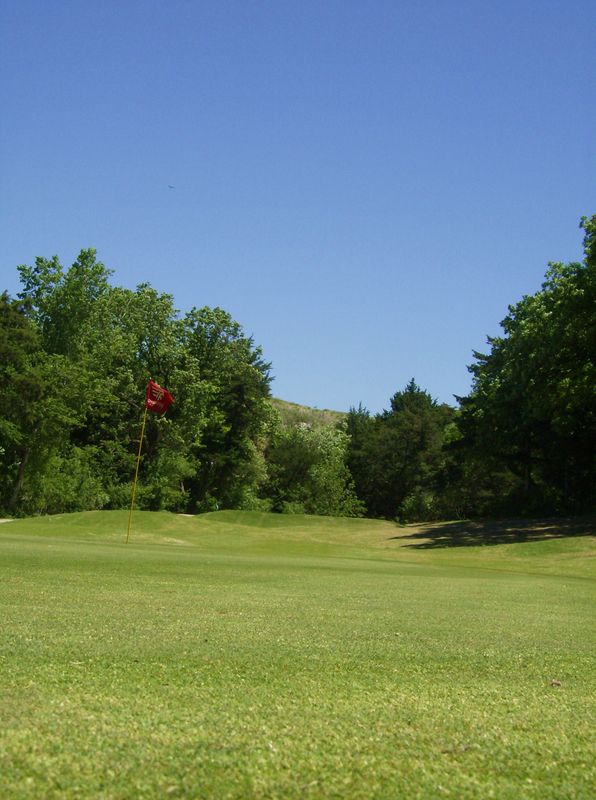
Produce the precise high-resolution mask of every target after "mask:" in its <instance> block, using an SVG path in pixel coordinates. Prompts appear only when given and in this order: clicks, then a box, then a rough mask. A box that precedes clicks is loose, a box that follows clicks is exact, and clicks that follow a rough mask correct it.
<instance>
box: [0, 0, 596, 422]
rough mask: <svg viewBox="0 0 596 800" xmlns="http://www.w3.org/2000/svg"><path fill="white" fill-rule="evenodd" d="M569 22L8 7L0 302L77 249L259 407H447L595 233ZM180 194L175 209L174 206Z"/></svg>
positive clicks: (586, 14) (581, 50)
mask: <svg viewBox="0 0 596 800" xmlns="http://www.w3.org/2000/svg"><path fill="white" fill-rule="evenodd" d="M595 23H596V5H595V4H594V3H593V2H592V1H590V2H587V1H586V2H583V0H564V1H561V2H553V1H552V0H540V1H539V2H538V1H533V0H527V1H526V0H516V1H515V2H512V1H511V0H500V2H496V1H495V2H492V1H489V0H486V1H485V0H470V1H468V0H392V2H385V0H376V1H375V0H367V2H363V1H362V0H361V2H352V0H339V1H337V2H336V1H335V0H316V1H311V0H299V2H298V1H297V0H293V2H286V0H276V1H275V2H274V1H273V0H269V1H268V2H265V1H260V0H243V1H242V2H231V1H228V0H213V1H211V0H209V1H208V2H207V1H206V2H202V1H201V0H192V1H191V0H168V2H167V3H166V2H163V0H159V2H156V1H155V0H142V1H141V0H117V2H115V1H114V0H102V2H101V3H97V2H95V0H93V1H92V0H54V2H47V0H43V2H37V1H34V0H0V108H1V109H2V113H1V119H0V175H1V180H0V278H1V281H0V290H2V289H7V290H8V291H9V292H10V293H11V294H16V292H17V291H18V289H19V284H18V274H17V272H16V267H17V265H18V264H31V263H33V261H34V259H35V257H36V256H44V257H49V256H52V255H54V254H56V255H58V256H59V258H60V260H61V262H62V263H63V264H64V265H69V264H70V263H72V261H74V259H75V258H76V255H77V253H78V252H79V251H80V250H81V249H82V248H87V247H94V248H96V249H97V252H98V258H99V259H100V260H101V261H103V262H104V263H105V264H106V266H108V267H110V268H111V269H113V270H114V275H113V278H112V280H113V282H114V283H115V284H118V285H122V286H126V287H130V288H134V287H135V286H136V285H137V284H138V283H141V282H146V281H148V282H150V283H151V284H152V285H153V286H155V287H156V288H157V289H158V290H160V291H164V292H168V293H170V294H172V295H173V296H174V300H175V304H176V307H177V308H178V309H180V310H181V311H182V312H183V311H186V310H188V309H190V308H191V307H193V306H196V307H202V306H205V305H207V306H221V307H223V308H224V309H226V310H227V311H228V312H229V313H230V314H231V315H232V316H233V317H234V319H236V320H237V321H238V322H240V323H241V325H242V326H243V328H244V330H245V332H246V333H247V334H249V335H251V336H253V337H254V341H255V343H257V344H259V345H260V346H261V347H262V348H263V351H264V355H265V357H266V358H267V360H269V361H271V362H272V374H273V376H274V381H273V384H272V392H273V394H274V395H275V396H277V397H281V398H283V399H285V400H289V401H292V402H296V403H302V404H306V405H310V406H315V407H318V408H331V409H336V410H347V409H348V408H349V407H350V406H357V405H358V404H359V403H362V404H363V405H364V406H365V407H367V408H368V409H369V410H371V411H373V412H377V411H380V410H381V409H382V408H387V407H388V405H389V399H390V397H391V396H392V395H393V394H394V393H395V392H396V391H399V390H401V389H403V388H404V386H405V385H406V383H407V382H408V381H409V380H410V378H412V377H414V378H415V380H416V382H417V383H418V384H419V385H420V386H421V387H422V388H424V389H426V390H427V391H429V392H430V394H431V395H432V396H433V397H434V398H436V399H437V400H438V401H440V402H448V403H455V401H454V395H465V394H466V393H467V392H468V391H469V389H470V375H469V372H468V370H467V365H469V364H470V363H472V361H473V351H474V350H479V351H486V349H487V347H486V337H487V335H496V334H498V333H499V330H500V328H499V322H500V321H501V320H502V319H503V318H504V316H505V315H506V313H507V306H508V304H510V303H515V302H516V301H517V300H519V299H520V298H521V297H522V296H523V295H524V294H528V293H534V292H535V291H538V290H539V289H540V286H541V283H542V280H543V277H544V272H545V270H546V267H547V262H548V261H577V260H581V257H582V234H581V231H580V230H579V229H578V223H579V220H580V217H581V216H582V215H591V214H593V213H595V212H596V203H595V189H596V181H595V177H596V176H595V170H594V143H595V141H596V136H595V122H596V118H595V117H596V114H595V111H594V108H595V107H596V104H595V103H594V94H593V87H594V84H595V77H596V48H594V47H593V42H594V30H595ZM170 187H174V188H170Z"/></svg>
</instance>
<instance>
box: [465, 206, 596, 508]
mask: <svg viewBox="0 0 596 800" xmlns="http://www.w3.org/2000/svg"><path fill="white" fill-rule="evenodd" d="M581 225H582V227H583V228H584V231H585V238H584V249H585V259H584V262H583V263H581V264H580V263H571V264H560V263H551V264H550V265H549V269H548V271H547V273H546V279H545V281H544V283H543V284H542V288H541V290H540V291H539V292H537V293H536V294H534V295H531V296H526V297H523V298H522V299H521V300H520V301H519V302H518V303H516V304H515V305H512V306H510V307H509V313H508V315H507V316H506V317H505V319H504V320H503V322H502V323H501V326H502V328H503V331H504V335H503V336H501V337H495V338H490V339H489V340H488V341H489V344H490V352H489V353H488V354H481V353H475V359H476V363H475V364H473V365H472V366H471V367H470V368H469V369H470V371H471V372H472V375H473V384H472V391H471V393H470V395H469V396H468V397H466V398H462V399H461V405H462V430H463V431H464V433H465V435H466V437H467V441H468V443H469V444H470V446H471V447H472V448H473V449H474V450H475V452H476V453H477V454H482V453H484V454H486V455H488V454H490V457H491V458H493V459H494V458H495V457H496V458H497V459H498V460H499V461H500V462H501V464H502V465H503V466H505V467H507V468H508V469H509V470H510V471H511V472H512V473H513V474H514V475H515V476H516V477H517V485H516V487H515V489H514V491H513V492H512V494H511V497H510V501H511V509H515V510H518V511H541V512H543V511H547V510H549V511H557V510H560V511H563V510H567V511H580V510H584V509H588V508H591V507H592V506H593V503H594V500H595V487H596V480H595V478H596V474H595V471H594V452H595V444H596V408H595V404H594V386H595V385H596V366H595V360H594V354H595V353H596V325H595V319H596V316H595V309H596V264H595V252H594V251H595V230H596V217H592V218H591V219H590V220H588V219H583V220H582V223H581Z"/></svg>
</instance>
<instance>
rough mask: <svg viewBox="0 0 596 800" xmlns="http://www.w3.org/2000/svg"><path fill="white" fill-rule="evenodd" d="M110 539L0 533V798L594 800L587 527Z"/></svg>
mask: <svg viewBox="0 0 596 800" xmlns="http://www.w3.org/2000/svg"><path fill="white" fill-rule="evenodd" d="M562 527H563V528H564V526H562ZM587 528H589V523H588V524H587V527H586V529H587ZM125 530H126V514H125V513H124V512H89V513H84V514H72V515H63V516H58V517H46V518H39V519H34V520H22V521H14V522H10V523H8V524H4V525H1V526H0V570H1V573H0V574H1V583H0V634H1V638H0V671H1V680H2V683H1V685H2V695H1V699H0V797H2V798H36V799H37V798H87V797H88V798H104V799H107V798H164V797H165V798H167V797H173V798H176V797H186V798H210V797H213V798H313V799H314V798H362V799H364V798H392V799H393V798H401V797H403V798H441V797H453V798H490V797H494V798H499V799H500V798H516V799H517V798H536V799H537V800H538V799H539V800H545V799H547V798H565V800H568V799H569V798H589V797H592V796H593V794H592V791H593V786H594V781H595V777H596V776H595V770H594V761H595V759H594V749H593V739H592V725H593V723H594V717H593V708H594V706H593V699H594V695H593V687H594V677H595V674H594V673H595V670H594V662H593V642H592V639H591V635H592V626H591V619H592V617H591V613H592V612H593V603H594V599H595V592H594V581H593V558H591V557H593V555H594V553H595V548H594V539H593V538H592V537H589V536H584V535H575V536H570V537H566V538H556V535H557V533H558V532H559V528H558V527H557V524H556V523H553V524H551V525H550V527H549V526H546V527H544V526H543V527H542V528H538V527H536V526H535V527H534V528H526V529H525V533H523V534H522V533H520V530H518V529H517V528H516V529H515V530H514V531H513V533H511V529H510V528H506V527H503V526H501V528H498V529H497V528H494V527H490V526H486V527H484V528H478V527H474V526H468V527H466V526H463V527H462V531H463V533H462V534H461V535H460V534H458V535H455V534H456V533H457V530H456V529H454V528H453V526H452V527H450V526H424V527H422V528H413V527H406V528H399V527H397V526H395V525H392V524H390V523H386V522H375V521H366V520H332V519H323V518H308V517H282V516H274V515H268V514H257V513H248V512H247V513H240V512H219V513H217V514H206V515H204V516H202V517H196V518H189V517H184V516H175V515H171V514H166V513H156V514H150V513H140V512H139V513H137V514H136V515H135V521H134V528H133V534H132V538H131V542H130V543H129V544H128V545H124V536H125ZM466 531H468V533H469V539H468V540H467V541H468V544H469V546H467V547H457V546H450V547H443V546H441V545H443V544H445V543H450V544H454V543H456V542H457V541H459V540H460V539H459V538H458V536H460V538H461V539H462V540H463V539H464V538H465V532H466ZM574 532H575V533H578V534H579V533H585V530H583V529H574ZM396 537H397V538H396ZM519 539H522V540H523V539H525V541H518V540H519ZM553 681H556V682H557V683H555V684H554V685H553ZM559 684H560V685H559Z"/></svg>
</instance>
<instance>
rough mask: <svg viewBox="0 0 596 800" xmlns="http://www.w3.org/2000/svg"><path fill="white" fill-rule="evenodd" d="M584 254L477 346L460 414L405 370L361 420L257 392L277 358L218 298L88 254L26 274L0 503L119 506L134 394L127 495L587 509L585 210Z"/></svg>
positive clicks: (265, 387)
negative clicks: (188, 306)
mask: <svg viewBox="0 0 596 800" xmlns="http://www.w3.org/2000/svg"><path fill="white" fill-rule="evenodd" d="M582 227H583V229H584V234H585V238H584V246H585V259H584V261H583V262H582V263H571V264H558V263H557V264H550V265H549V269H548V272H547V274H546V279H545V282H544V284H543V286H542V289H541V290H540V291H539V292H537V293H536V294H534V295H531V296H526V297H523V298H522V299H521V300H520V301H519V302H518V303H516V304H515V305H512V306H510V307H509V313H508V315H507V317H506V318H505V319H504V320H503V322H502V323H501V324H502V328H503V335H502V336H500V337H494V338H489V340H488V344H489V346H490V350H489V352H488V353H485V354H484V353H475V363H474V364H473V365H472V366H470V367H469V369H470V371H471V373H472V376H473V382H472V389H471V392H470V393H469V395H468V396H467V397H463V398H458V399H459V406H460V407H459V408H458V409H455V408H452V407H450V406H448V405H445V404H439V403H437V402H436V401H435V400H433V398H432V397H431V396H430V395H429V394H428V392H426V391H424V390H423V389H421V388H420V387H419V386H417V385H416V383H415V382H414V380H412V381H411V382H410V383H409V384H408V385H407V386H406V387H405V388H404V389H403V390H401V391H398V392H396V393H395V394H394V395H393V397H392V398H391V399H390V403H389V408H388V409H387V410H385V411H383V412H382V413H380V414H376V415H371V414H370V413H369V412H368V411H367V410H366V409H364V408H362V407H359V408H358V409H354V408H353V409H351V410H350V412H349V413H348V414H347V415H341V414H337V413H334V412H320V413H319V412H314V411H312V410H310V411H309V410H305V409H303V408H302V407H299V406H292V405H291V404H282V403H280V402H279V401H272V400H271V398H270V396H269V395H270V391H269V384H270V374H269V369H270V365H269V364H268V363H267V362H266V361H265V360H264V358H263V354H262V352H261V350H260V348H259V347H257V346H255V344H254V342H253V341H252V339H251V338H249V337H246V336H245V335H244V333H243V330H242V328H241V326H240V325H239V324H238V323H237V322H235V321H234V320H233V319H232V318H231V317H230V315H229V314H228V313H227V312H225V311H223V310H222V309H220V308H215V309H212V308H193V309H192V310H191V311H189V312H188V313H186V314H184V315H180V314H179V313H178V312H177V311H176V309H175V308H174V306H173V300H172V297H171V296H170V295H168V294H160V293H158V292H156V291H155V290H154V289H153V288H152V287H151V286H149V285H147V284H142V285H140V286H138V287H137V288H136V289H135V290H134V291H133V290H129V289H123V288H121V287H118V286H113V285H112V284H111V283H110V271H109V270H108V269H106V267H105V266H104V265H103V264H101V262H99V261H97V259H96V255H95V252H94V251H93V250H83V251H81V253H80V255H79V257H78V259H77V260H76V261H75V263H74V264H73V265H72V266H71V267H70V268H69V269H66V270H65V269H64V268H63V267H62V265H61V264H60V262H59V261H58V259H57V258H56V257H54V258H51V259H43V258H39V259H37V260H36V262H35V265H34V266H33V267H29V266H23V267H20V268H19V272H20V276H21V282H22V291H21V292H20V293H19V296H18V298H17V299H12V298H10V297H9V296H8V295H7V294H6V293H4V294H3V295H2V296H0V380H1V381H2V386H3V404H2V407H1V409H0V509H1V510H2V511H3V513H9V514H36V513H53V512H60V511H74V510H82V509H93V508H121V507H124V506H126V504H127V503H128V502H129V497H130V484H131V477H132V474H133V470H134V463H135V455H136V450H137V448H138V446H139V428H140V419H141V415H142V405H143V397H144V391H145V387H146V384H147V381H148V379H149V378H150V377H152V378H153V379H154V380H156V381H157V382H159V383H161V384H162V385H165V386H167V387H168V389H169V390H170V391H171V392H172V394H173V395H174V397H175V403H174V405H173V406H172V407H171V409H170V410H169V411H168V413H167V414H166V415H165V416H162V417H159V416H150V417H149V420H148V424H147V429H146V435H145V437H144V440H143V442H142V446H141V452H142V460H141V470H140V481H139V490H138V502H139V505H140V506H141V507H142V508H146V509H169V510H175V511H185V512H191V513H194V512H197V511H204V510H210V509H215V508H239V509H262V510H274V511H280V512H304V513H311V514H327V515H336V516H342V515H345V516H360V515H362V514H366V515H367V516H371V517H383V518H387V519H395V518H397V519H401V520H406V521H410V520H423V519H435V518H455V517H462V516H474V515H495V514H509V513H551V512H573V513H575V512H582V511H587V510H591V509H593V507H594V504H595V502H596V469H595V451H596V446H595V445H596V403H595V398H594V387H595V386H596V366H595V362H594V354H595V353H596V313H595V311H596V216H593V217H592V218H591V219H584V220H582Z"/></svg>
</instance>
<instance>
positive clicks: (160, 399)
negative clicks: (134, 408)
mask: <svg viewBox="0 0 596 800" xmlns="http://www.w3.org/2000/svg"><path fill="white" fill-rule="evenodd" d="M173 402H174V398H173V397H172V395H171V394H170V393H169V392H168V390H167V389H164V388H163V387H162V386H159V385H158V384H157V383H155V381H149V385H148V386H147V397H146V399H145V408H146V409H147V411H151V413H153V414H163V413H164V412H165V411H167V410H168V408H169V407H170V406H171V405H172V403H173Z"/></svg>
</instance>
